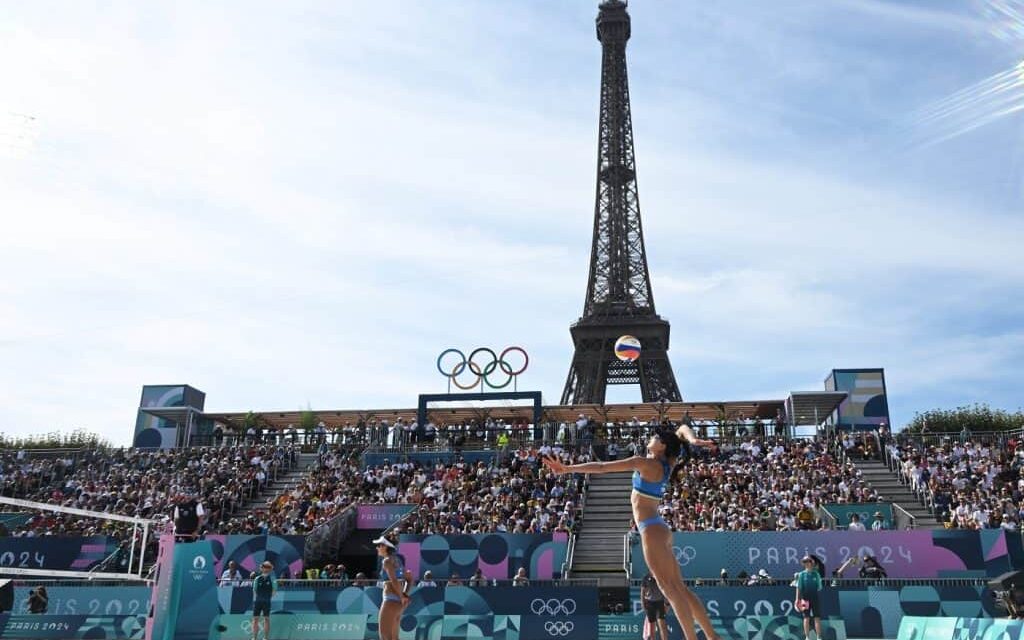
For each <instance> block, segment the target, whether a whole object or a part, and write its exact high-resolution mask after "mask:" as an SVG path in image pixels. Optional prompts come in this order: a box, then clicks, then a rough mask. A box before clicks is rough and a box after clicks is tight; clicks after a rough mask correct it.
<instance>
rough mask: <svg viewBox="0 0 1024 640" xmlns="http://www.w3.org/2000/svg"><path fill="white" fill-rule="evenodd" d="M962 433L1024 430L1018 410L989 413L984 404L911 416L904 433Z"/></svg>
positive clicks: (1023, 414) (990, 410) (995, 410)
mask: <svg viewBox="0 0 1024 640" xmlns="http://www.w3.org/2000/svg"><path fill="white" fill-rule="evenodd" d="M964 429H967V430H968V431H971V432H985V431H1013V430H1016V429H1024V412H1022V411H1021V410H1020V409H1018V410H1017V411H1015V412H1013V413H1010V412H1009V411H1006V410H1004V409H993V408H991V407H989V406H988V405H987V404H974V405H971V406H965V407H957V408H955V409H932V410H930V411H925V412H923V413H915V414H914V417H913V419H912V420H911V421H910V423H909V424H908V425H907V427H906V430H905V432H906V433H922V432H924V433H960V432H961V431H963V430H964Z"/></svg>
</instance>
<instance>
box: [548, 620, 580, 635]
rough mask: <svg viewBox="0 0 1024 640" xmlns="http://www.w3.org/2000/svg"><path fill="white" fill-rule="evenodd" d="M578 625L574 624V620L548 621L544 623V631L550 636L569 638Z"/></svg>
mask: <svg viewBox="0 0 1024 640" xmlns="http://www.w3.org/2000/svg"><path fill="white" fill-rule="evenodd" d="M575 626H576V625H574V624H573V623H572V620H566V621H565V622H562V621H561V620H553V621H552V620H548V621H547V622H545V623H544V630H545V631H547V632H548V635H549V636H567V635H569V634H570V633H572V630H573V628H575Z"/></svg>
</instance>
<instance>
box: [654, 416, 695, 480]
mask: <svg viewBox="0 0 1024 640" xmlns="http://www.w3.org/2000/svg"><path fill="white" fill-rule="evenodd" d="M658 439H659V440H661V442H662V444H664V445H665V457H666V458H667V459H669V460H674V461H675V464H674V466H673V467H672V471H671V472H670V473H669V476H668V480H669V482H672V481H674V480H675V478H676V474H678V473H681V472H682V471H683V468H684V467H685V466H686V461H687V459H688V458H689V457H690V443H689V442H687V441H686V440H685V439H683V438H680V437H679V436H678V435H676V432H675V431H672V430H671V429H664V430H659V431H658Z"/></svg>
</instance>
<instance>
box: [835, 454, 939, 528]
mask: <svg viewBox="0 0 1024 640" xmlns="http://www.w3.org/2000/svg"><path fill="white" fill-rule="evenodd" d="M853 465H854V466H855V467H857V469H858V470H859V471H860V472H861V477H862V478H863V479H864V481H865V482H866V483H868V485H870V486H871V487H872V488H874V489H875V490H876V491H878V493H879V495H881V496H882V498H883V499H884V500H885V501H887V502H892V503H894V504H896V505H899V507H900V508H901V509H903V510H904V511H906V512H907V513H909V514H910V515H912V516H914V518H915V520H917V527H918V528H919V529H941V528H942V525H941V524H940V523H939V521H938V519H936V517H935V515H934V514H932V513H931V512H930V511H929V510H928V508H927V507H925V506H924V505H923V504H921V500H920V499H919V498H918V497H917V495H915V494H914V492H913V491H911V490H910V488H909V487H907V485H905V484H903V483H902V482H900V479H899V476H897V475H896V473H894V472H893V471H892V470H890V469H889V467H887V466H886V465H885V463H884V462H881V461H879V460H854V461H853Z"/></svg>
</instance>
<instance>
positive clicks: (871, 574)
mask: <svg viewBox="0 0 1024 640" xmlns="http://www.w3.org/2000/svg"><path fill="white" fill-rule="evenodd" d="M860 577H861V578H864V579H867V580H882V579H884V578H888V577H889V574H887V573H886V572H885V569H883V568H882V565H880V564H878V560H876V559H875V557H874V556H869V555H867V554H865V555H864V558H863V564H861V567H860Z"/></svg>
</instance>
